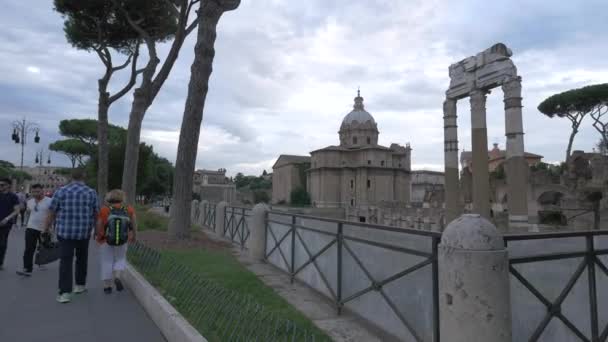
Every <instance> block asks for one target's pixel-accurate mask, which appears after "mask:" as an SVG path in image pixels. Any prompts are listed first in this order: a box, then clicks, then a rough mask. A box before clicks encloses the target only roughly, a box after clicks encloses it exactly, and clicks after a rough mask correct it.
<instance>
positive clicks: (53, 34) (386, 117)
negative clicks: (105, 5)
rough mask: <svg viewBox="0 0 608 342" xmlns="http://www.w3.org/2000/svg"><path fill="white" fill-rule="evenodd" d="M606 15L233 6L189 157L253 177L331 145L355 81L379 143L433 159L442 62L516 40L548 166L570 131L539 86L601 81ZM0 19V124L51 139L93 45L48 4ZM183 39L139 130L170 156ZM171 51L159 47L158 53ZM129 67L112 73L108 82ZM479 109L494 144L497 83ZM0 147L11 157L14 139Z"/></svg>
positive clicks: (586, 143)
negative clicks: (32, 125)
mask: <svg viewBox="0 0 608 342" xmlns="http://www.w3.org/2000/svg"><path fill="white" fill-rule="evenodd" d="M606 11H608V4H606V3H605V2H604V1H601V0H589V1H588V2H587V4H586V5H585V6H580V5H578V4H574V3H572V4H571V3H563V4H562V3H560V4H556V3H555V2H553V1H549V0H545V1H537V2H534V3H530V2H529V1H523V0H517V1H511V2H505V3H496V2H485V1H482V0H468V1H464V2H453V1H447V0H433V1H402V0H378V1H373V2H371V1H366V0H358V1H352V0H335V1H322V0H310V1H300V2H294V1H286V0H256V1H244V2H242V4H241V7H240V8H239V9H237V10H236V11H234V12H230V13H227V14H226V15H225V16H224V17H223V18H222V20H221V22H220V25H219V29H218V38H217V42H216V59H215V63H214V70H213V74H212V77H211V82H210V90H209V94H208V96H207V103H206V106H205V113H204V120H203V127H204V129H203V131H202V133H201V139H200V142H199V153H198V158H197V164H196V165H197V167H199V168H202V167H204V168H211V169H217V168H226V169H227V170H228V173H229V174H235V173H236V172H239V171H242V172H245V173H254V174H259V173H261V171H262V169H267V171H269V172H270V170H269V167H270V166H271V165H272V162H273V161H274V160H276V157H277V156H278V155H279V154H282V153H286V154H287V153H288V154H306V153H308V152H309V151H311V150H315V149H318V148H321V147H324V146H326V145H330V144H337V143H338V135H337V131H338V129H339V126H340V122H341V120H342V118H343V116H344V115H346V114H347V113H348V112H349V111H350V110H351V107H352V99H353V97H354V96H355V92H356V89H357V87H358V86H360V87H361V91H362V95H363V96H364V97H365V104H366V108H367V109H368V111H370V112H371V113H372V114H373V115H374V117H375V118H376V121H377V122H378V126H379V129H380V142H381V143H382V144H384V145H389V144H390V143H392V142H396V143H400V144H404V143H406V142H410V143H411V145H412V148H413V160H412V164H413V166H414V167H420V168H430V169H433V170H437V169H441V168H442V166H441V165H442V164H443V120H442V116H443V113H442V102H443V98H444V96H445V95H444V91H445V89H446V88H447V85H448V82H449V80H448V72H447V70H448V66H449V65H450V64H451V63H454V62H457V61H459V60H461V59H462V58H465V57H467V56H469V55H473V54H475V53H477V52H479V51H481V50H483V49H485V48H487V47H489V46H490V45H491V44H493V43H495V42H497V41H503V42H504V43H506V44H507V45H508V46H509V47H511V48H512V49H513V51H514V56H513V59H514V61H515V63H516V64H517V66H518V70H519V73H520V74H521V75H522V77H523V97H524V99H523V103H524V125H525V132H526V135H525V139H526V149H527V150H529V151H531V152H536V153H539V154H542V155H544V156H545V157H546V159H547V160H552V161H553V160H560V159H561V158H563V154H564V151H565V146H566V143H567V136H568V134H569V125H568V123H567V122H565V121H563V120H558V119H549V118H547V117H545V116H543V115H542V114H540V113H538V111H537V110H536V107H537V105H538V104H539V103H540V102H541V101H542V100H543V99H544V98H546V97H547V96H549V95H551V94H554V93H556V92H561V91H564V90H568V89H570V88H573V87H580V86H583V85H586V84H591V83H601V82H605V80H606V79H607V78H608V65H607V64H606V63H605V58H604V56H605V55H606V53H608V44H607V43H608V36H606V35H605V34H604V27H603V26H602V25H601V23H602V22H603V20H602V19H603V17H602V14H603V13H605V12H606ZM471 18H474V19H475V20H471ZM565 19H567V20H565ZM0 20H2V22H3V23H5V27H6V29H5V30H3V31H2V32H0V44H1V45H2V46H3V49H2V51H0V73H1V74H2V75H3V78H2V80H1V81H0V103H1V106H0V124H5V125H3V126H4V127H8V126H7V125H8V123H10V121H12V120H13V119H14V118H15V116H17V117H21V116H27V117H28V118H31V119H33V120H35V121H37V122H39V123H40V124H41V126H42V128H43V133H44V137H45V138H48V139H52V138H56V137H57V136H58V135H57V124H58V121H59V120H61V119H63V118H71V117H95V115H96V114H95V113H96V105H97V94H96V84H97V79H98V78H99V77H100V75H101V72H102V68H101V65H100V63H99V61H98V59H97V57H96V56H95V55H94V54H89V53H87V52H83V51H78V50H75V49H73V48H72V47H70V46H69V44H67V43H66V41H65V38H64V37H63V31H62V19H61V18H60V16H59V15H58V14H56V13H54V12H53V11H52V6H51V5H50V4H49V3H48V2H46V1H42V0H36V1H32V2H28V3H27V5H26V4H25V3H20V2H11V3H9V4H7V8H6V9H5V10H4V11H3V12H2V13H0ZM193 45H194V37H189V39H188V40H187V41H186V43H185V44H184V47H183V49H182V52H181V53H180V58H179V60H178V62H177V63H176V65H175V67H174V70H173V72H172V73H171V76H170V77H169V79H168V80H167V82H166V83H165V85H164V87H163V89H162V90H161V92H160V94H159V96H158V97H157V99H156V101H155V102H154V104H153V105H152V107H151V108H150V109H149V111H148V113H147V114H146V118H145V120H144V124H143V127H144V130H143V132H142V139H143V140H144V141H146V142H148V143H151V144H153V145H154V148H155V150H156V151H157V152H159V153H160V154H161V155H163V156H165V157H167V158H168V159H169V160H174V159H175V155H176V151H177V141H178V135H179V133H178V132H179V130H180V128H181V127H180V126H181V117H182V113H183V110H184V101H185V98H186V92H187V86H188V81H189V70H190V64H191V63H192V57H193V56H192V51H193ZM167 49H168V46H167V44H164V45H161V46H160V47H159V53H160V55H161V56H164V54H165V53H166V52H167ZM34 68H35V69H34ZM36 70H37V71H36ZM125 77H126V75H118V77H117V78H116V79H115V80H114V81H113V83H112V85H111V89H112V91H115V90H116V89H119V88H120V87H121V86H122V84H124V81H125ZM131 101H132V96H131V95H127V96H125V97H124V98H123V99H121V100H120V101H119V102H118V103H116V104H114V106H113V107H112V109H111V112H110V120H111V121H112V122H113V123H116V124H120V125H122V126H126V124H127V118H128V113H129V110H130V105H131ZM487 107H488V110H487V112H488V140H489V143H493V142H499V143H501V145H502V146H504V114H503V109H502V108H503V104H502V96H501V91H500V90H499V89H497V90H495V91H493V93H492V94H491V95H490V96H489V97H488V106H487ZM458 110H459V119H458V121H459V126H460V127H459V138H460V142H461V144H460V147H461V148H467V149H470V148H471V144H470V139H471V138H470V131H469V129H470V114H469V113H468V101H466V100H463V101H460V102H459V104H458ZM596 140H597V134H596V133H594V131H593V130H592V129H591V128H590V127H586V128H584V129H583V130H581V133H579V135H578V136H577V138H576V141H575V145H574V147H575V148H577V149H579V148H580V149H587V150H590V149H591V147H592V146H593V144H594V142H595V141H596ZM6 144H8V143H6ZM1 151H2V152H3V153H5V155H6V158H7V159H10V160H12V161H16V160H17V158H18V153H16V149H14V148H12V147H10V148H9V147H8V146H6V148H5V147H3V148H2V149H1Z"/></svg>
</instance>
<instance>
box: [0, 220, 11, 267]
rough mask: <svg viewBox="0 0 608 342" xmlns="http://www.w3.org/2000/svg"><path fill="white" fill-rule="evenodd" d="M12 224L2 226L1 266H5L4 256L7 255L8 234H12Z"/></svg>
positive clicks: (0, 236)
mask: <svg viewBox="0 0 608 342" xmlns="http://www.w3.org/2000/svg"><path fill="white" fill-rule="evenodd" d="M12 226H13V225H12V223H10V224H8V225H6V226H0V266H2V265H3V264H4V256H5V255H6V247H7V245H8V234H9V233H10V232H11V228H12Z"/></svg>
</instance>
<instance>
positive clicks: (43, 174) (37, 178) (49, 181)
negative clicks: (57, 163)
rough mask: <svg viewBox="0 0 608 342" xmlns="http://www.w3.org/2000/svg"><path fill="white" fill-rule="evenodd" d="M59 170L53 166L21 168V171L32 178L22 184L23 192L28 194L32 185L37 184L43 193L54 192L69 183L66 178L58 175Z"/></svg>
mask: <svg viewBox="0 0 608 342" xmlns="http://www.w3.org/2000/svg"><path fill="white" fill-rule="evenodd" d="M60 169H62V168H61V167H53V166H34V167H23V171H24V172H26V173H27V174H29V175H30V176H32V179H31V180H27V181H25V182H24V183H23V187H24V191H25V192H30V188H31V186H32V184H36V183H38V184H40V185H42V189H43V191H44V192H45V193H53V192H55V191H56V190H57V189H59V188H60V187H62V186H64V185H65V184H67V183H68V182H69V181H70V179H69V177H68V176H65V175H62V174H60V173H59V170H60Z"/></svg>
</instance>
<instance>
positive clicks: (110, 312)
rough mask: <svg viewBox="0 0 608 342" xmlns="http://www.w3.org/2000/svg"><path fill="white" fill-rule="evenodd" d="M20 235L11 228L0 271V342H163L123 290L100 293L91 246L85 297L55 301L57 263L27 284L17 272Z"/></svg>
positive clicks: (93, 246)
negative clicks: (66, 301)
mask: <svg viewBox="0 0 608 342" xmlns="http://www.w3.org/2000/svg"><path fill="white" fill-rule="evenodd" d="M23 232H24V231H23V230H22V229H16V228H13V230H11V234H10V237H9V247H8V252H7V255H6V260H5V264H4V267H5V269H4V270H3V271H0V341H3V342H4V341H6V342H9V341H10V342H89V341H91V342H108V341H112V342H122V341H124V342H127V341H128V342H138V341H142V342H164V341H165V339H164V338H163V336H162V335H161V333H160V330H159V329H158V328H157V327H156V326H155V325H154V323H153V322H152V320H150V318H149V317H148V316H147V314H146V312H145V311H144V310H143V309H142V308H141V306H140V305H139V303H138V302H137V301H136V300H135V298H134V297H133V295H132V294H131V293H130V292H129V290H128V289H126V290H125V291H123V292H122V293H117V292H116V291H114V293H113V294H112V295H106V294H104V293H103V290H102V288H103V286H102V284H101V281H100V280H99V279H100V275H99V258H98V255H97V245H96V244H94V243H91V246H90V249H89V272H88V277H87V282H88V284H87V288H88V289H89V290H88V292H86V293H84V294H81V295H74V296H73V298H72V302H71V303H69V304H59V303H57V302H56V301H55V297H56V294H57V281H58V268H59V262H55V263H52V264H50V265H48V266H47V269H46V270H39V269H38V267H37V266H34V267H35V269H34V273H33V275H32V277H30V278H24V277H20V276H18V275H17V274H15V271H16V270H17V269H20V268H22V255H23V248H24V233H23Z"/></svg>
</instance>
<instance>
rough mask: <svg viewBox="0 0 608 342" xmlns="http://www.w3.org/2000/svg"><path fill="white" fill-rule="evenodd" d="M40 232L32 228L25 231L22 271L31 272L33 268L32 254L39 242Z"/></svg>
mask: <svg viewBox="0 0 608 342" xmlns="http://www.w3.org/2000/svg"><path fill="white" fill-rule="evenodd" d="M40 233H41V232H40V231H39V230H36V229H32V228H28V229H26V230H25V252H23V269H24V270H25V271H26V272H32V269H33V268H34V262H33V261H34V253H35V252H36V245H38V240H40Z"/></svg>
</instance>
